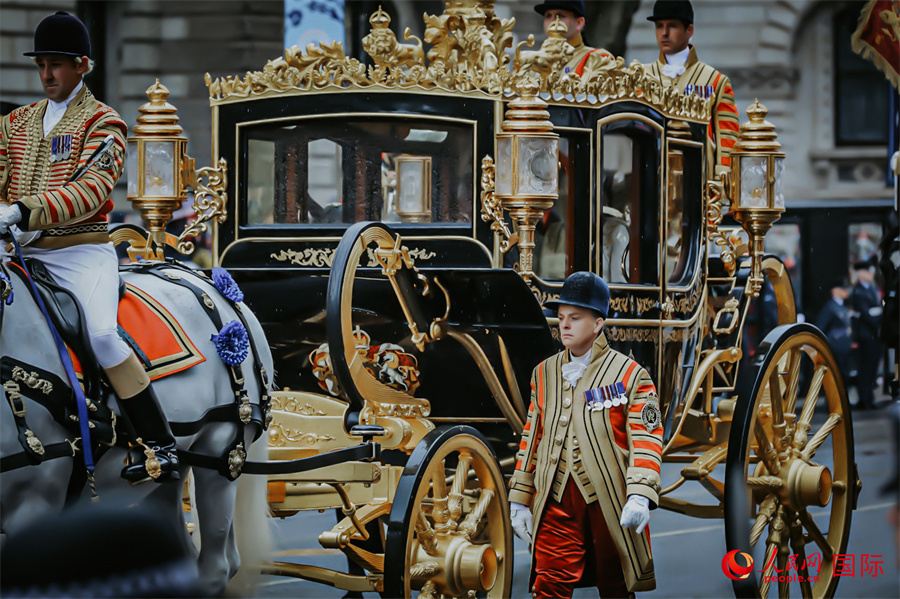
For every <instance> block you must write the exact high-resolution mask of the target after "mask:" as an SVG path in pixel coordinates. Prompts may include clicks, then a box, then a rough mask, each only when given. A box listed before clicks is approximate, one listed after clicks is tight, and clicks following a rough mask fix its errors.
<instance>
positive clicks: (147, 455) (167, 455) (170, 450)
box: [122, 437, 181, 485]
mask: <svg viewBox="0 0 900 599" xmlns="http://www.w3.org/2000/svg"><path fill="white" fill-rule="evenodd" d="M135 443H136V444H137V445H139V446H140V447H142V448H143V451H144V460H143V461H142V462H137V461H136V460H134V459H133V458H132V457H131V453H130V452H129V454H128V457H126V458H125V464H126V465H125V468H123V469H122V478H124V479H125V480H126V481H128V483H129V484H131V485H139V484H141V483H145V482H149V481H154V482H164V481H167V480H178V479H180V478H181V475H180V474H179V472H178V455H177V454H176V453H175V451H176V450H175V448H174V447H159V446H155V445H154V446H153V447H150V446H149V445H147V444H146V443H144V441H143V440H142V439H141V438H140V437H138V438H137V439H136V441H135Z"/></svg>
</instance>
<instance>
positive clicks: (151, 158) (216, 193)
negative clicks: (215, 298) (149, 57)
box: [125, 79, 228, 260]
mask: <svg viewBox="0 0 900 599" xmlns="http://www.w3.org/2000/svg"><path fill="white" fill-rule="evenodd" d="M146 93H147V97H148V98H149V99H150V101H149V102H147V103H146V104H144V105H143V106H141V107H140V108H138V112H139V113H140V114H139V115H138V118H137V124H136V125H135V126H134V127H132V128H131V133H132V135H131V136H129V137H128V148H127V152H126V158H125V160H126V172H127V173H128V194H127V198H128V201H130V202H131V203H132V205H134V207H135V208H136V209H137V210H138V211H139V212H140V213H141V216H142V217H143V218H144V221H145V222H146V223H147V225H148V227H149V229H150V238H149V239H147V240H146V246H145V247H135V244H134V241H133V240H132V247H131V248H130V249H129V254H130V255H131V256H132V258H134V257H135V256H141V257H143V258H144V259H151V260H163V259H164V256H163V249H164V248H165V246H166V244H167V243H168V245H170V246H172V247H175V248H176V249H177V250H178V251H179V252H181V253H183V254H189V253H190V252H192V251H193V250H194V244H193V243H192V242H191V241H189V238H190V237H192V236H194V235H196V234H198V233H203V232H205V231H206V230H207V224H206V223H208V222H209V221H211V220H214V219H215V222H218V223H220V224H221V223H223V222H225V218H226V217H227V213H226V212H225V202H226V199H227V195H226V193H225V189H226V187H227V186H228V180H227V178H226V163H225V160H224V159H220V160H219V164H218V166H216V167H206V168H202V169H199V170H196V169H195V168H194V159H193V158H191V157H190V156H188V154H187V152H186V148H187V138H186V137H185V136H184V135H182V133H183V131H184V130H183V129H182V128H181V125H179V124H178V116H177V114H176V113H177V112H178V110H177V109H176V108H175V107H174V106H172V105H171V104H169V103H168V102H167V98H168V97H169V90H168V88H167V87H166V86H165V85H162V84H161V83H160V82H159V79H157V80H156V83H154V84H153V85H151V86H150V87H149V88H148V89H147V92H146ZM189 188H190V189H192V190H193V192H194V193H193V195H194V201H193V208H194V212H195V214H197V218H196V219H195V220H194V222H193V223H191V224H190V225H189V226H188V227H187V228H186V229H185V230H184V231H183V232H182V233H181V234H180V235H179V236H178V237H174V236H171V235H170V236H168V237H167V235H166V225H167V224H168V223H169V221H170V220H172V214H173V213H174V212H175V211H176V210H178V209H179V208H180V207H181V205H182V203H183V202H184V201H185V200H186V199H187V191H188V189H189Z"/></svg>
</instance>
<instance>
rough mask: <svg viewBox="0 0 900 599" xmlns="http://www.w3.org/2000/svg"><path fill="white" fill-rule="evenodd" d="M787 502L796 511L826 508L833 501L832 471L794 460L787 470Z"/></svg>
mask: <svg viewBox="0 0 900 599" xmlns="http://www.w3.org/2000/svg"><path fill="white" fill-rule="evenodd" d="M785 483H786V484H785V488H786V489H787V494H788V497H787V500H788V501H789V502H790V505H791V506H792V507H793V508H794V509H800V508H803V507H806V506H809V505H814V506H817V507H825V506H826V505H828V502H829V501H831V488H832V481H831V471H830V470H829V469H828V468H827V467H826V466H819V465H815V464H808V463H806V462H804V461H803V460H799V459H798V460H794V461H793V462H792V463H791V465H790V467H789V468H788V469H787V480H786V481H785Z"/></svg>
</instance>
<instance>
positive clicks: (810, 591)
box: [723, 324, 858, 598]
mask: <svg viewBox="0 0 900 599" xmlns="http://www.w3.org/2000/svg"><path fill="white" fill-rule="evenodd" d="M753 367H754V369H755V383H754V387H753V394H752V396H751V397H750V398H749V400H748V401H741V402H740V404H739V406H738V410H737V411H736V413H735V419H734V422H733V424H732V429H731V437H730V439H729V445H728V460H727V468H726V494H725V534H726V545H727V547H728V550H729V552H735V551H736V552H737V554H734V553H730V555H731V556H732V557H733V560H732V561H731V563H728V562H727V559H728V558H727V557H726V561H723V568H725V567H726V565H728V566H729V568H730V572H731V577H732V578H733V586H734V591H735V595H736V596H739V597H763V598H765V597H768V596H774V595H775V594H776V593H777V595H778V596H779V597H789V596H790V595H791V594H794V595H795V596H796V595H799V596H801V597H830V596H832V595H833V594H834V590H835V587H836V586H837V582H838V581H837V578H836V577H835V576H834V567H833V562H834V556H835V555H836V554H841V553H844V552H845V550H846V548H847V539H848V537H849V534H850V519H851V513H852V510H853V508H854V504H855V497H856V496H857V494H858V488H857V475H856V468H855V463H854V453H853V427H852V424H851V420H850V410H849V404H848V402H847V393H846V390H845V389H844V385H843V382H842V380H841V375H840V372H839V371H838V368H837V364H836V362H835V360H834V356H833V355H832V353H831V348H830V347H829V345H828V342H827V341H826V340H825V338H824V336H823V335H822V333H821V332H819V331H818V329H816V328H815V327H812V326H810V325H807V324H794V325H783V326H779V327H777V328H775V329H774V330H773V331H772V332H771V333H769V335H768V336H767V337H766V339H765V341H763V343H762V344H761V345H760V347H759V351H758V353H757V355H756V357H755V360H754V364H753ZM741 554H743V555H741ZM747 555H749V556H750V557H751V558H752V569H750V571H749V572H747V568H749V567H750V565H751V564H750V560H748V559H747ZM742 576H744V577H743V578H741V577H742Z"/></svg>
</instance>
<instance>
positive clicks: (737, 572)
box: [722, 549, 753, 580]
mask: <svg viewBox="0 0 900 599" xmlns="http://www.w3.org/2000/svg"><path fill="white" fill-rule="evenodd" d="M737 556H741V560H743V561H744V562H745V565H743V566H742V565H741V564H739V563H738V559H737ZM722 572H724V573H725V576H727V577H728V578H730V579H731V580H741V579H743V578H747V577H748V576H750V573H751V572H753V558H752V557H751V556H750V554H748V553H744V552H743V551H738V550H737V549H734V550H732V551H729V552H728V553H726V554H725V557H723V558H722Z"/></svg>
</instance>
